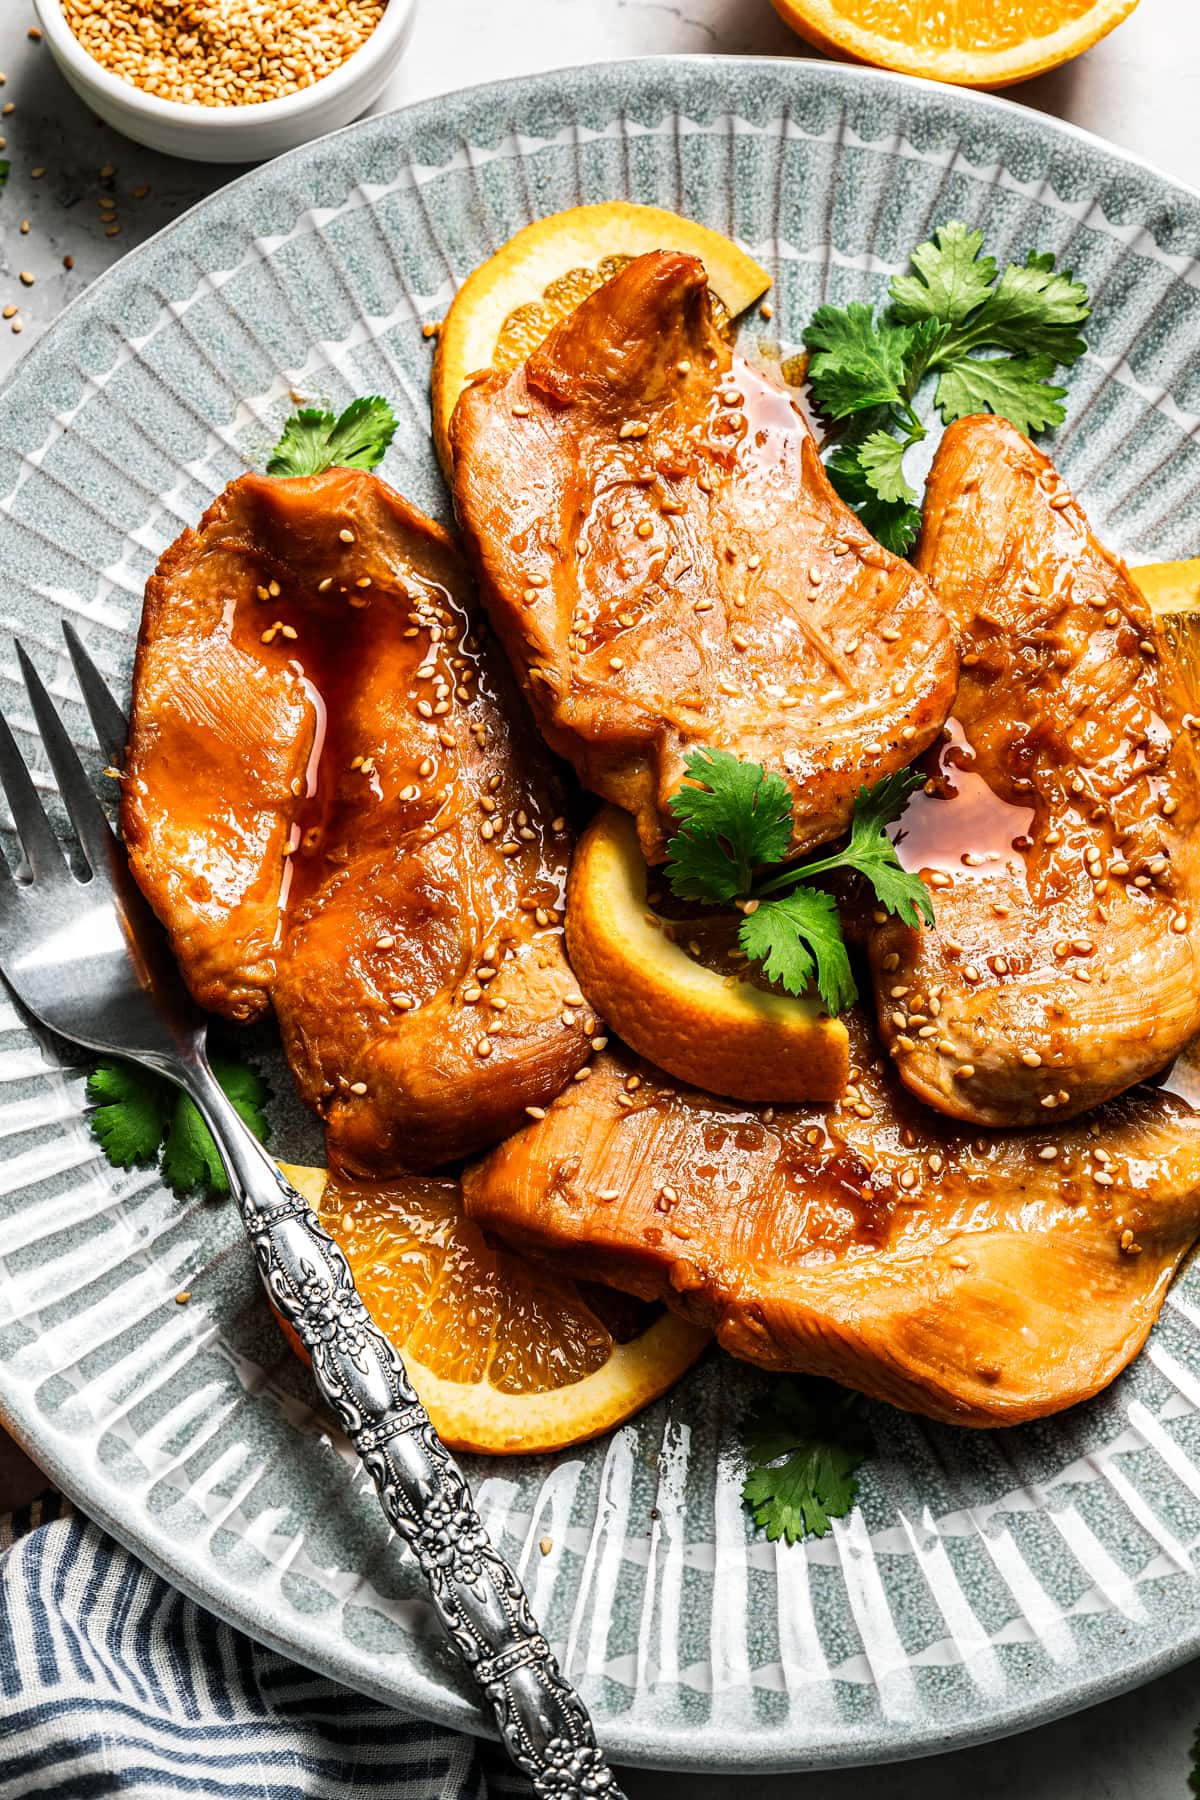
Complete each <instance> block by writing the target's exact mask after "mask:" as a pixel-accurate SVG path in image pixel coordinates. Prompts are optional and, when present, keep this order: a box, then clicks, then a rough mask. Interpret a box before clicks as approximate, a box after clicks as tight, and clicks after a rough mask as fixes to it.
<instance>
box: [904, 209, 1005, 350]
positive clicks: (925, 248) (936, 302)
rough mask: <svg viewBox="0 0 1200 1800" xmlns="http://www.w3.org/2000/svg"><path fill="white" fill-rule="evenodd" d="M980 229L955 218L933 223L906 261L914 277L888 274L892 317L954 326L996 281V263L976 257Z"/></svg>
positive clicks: (991, 258)
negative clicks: (927, 238) (926, 238)
mask: <svg viewBox="0 0 1200 1800" xmlns="http://www.w3.org/2000/svg"><path fill="white" fill-rule="evenodd" d="M982 249H983V233H982V231H971V230H969V229H968V227H967V226H966V225H964V224H963V223H962V220H961V219H951V220H950V222H949V224H946V225H939V226H938V228H937V230H936V231H935V232H934V234H933V237H932V238H931V239H930V241H929V242H928V243H925V244H918V245H917V248H916V249H915V250H914V251H913V253H912V256H911V257H910V258H909V261H910V262H911V263H912V266H913V268H914V269H915V270H916V274H915V275H894V276H893V277H892V280H891V282H890V283H889V286H888V292H889V293H890V294H891V297H892V308H893V311H894V312H895V315H896V317H897V318H898V319H902V320H916V319H938V320H940V321H942V322H943V323H944V324H950V325H953V324H957V323H958V321H959V320H960V319H965V318H966V316H967V314H968V313H969V312H973V311H974V309H975V308H976V307H977V306H979V305H980V304H981V303H982V302H983V301H984V300H986V299H987V297H988V295H989V293H990V292H991V286H992V283H993V281H995V279H996V259H995V257H994V256H981V255H980V251H981V250H982Z"/></svg>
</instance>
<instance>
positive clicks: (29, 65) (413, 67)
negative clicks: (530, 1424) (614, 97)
mask: <svg viewBox="0 0 1200 1800" xmlns="http://www.w3.org/2000/svg"><path fill="white" fill-rule="evenodd" d="M977 3H979V4H983V3H984V0H977ZM421 4H422V12H421V16H420V18H419V20H418V23H417V28H416V32H415V34H414V38H413V42H412V45H411V48H410V50H409V52H408V55H407V57H406V58H405V60H404V62H403V63H402V64H401V66H400V68H399V70H398V71H397V73H396V75H395V77H394V78H393V80H392V82H391V84H390V85H389V88H388V90H387V92H386V94H385V95H384V98H383V100H382V101H381V106H383V107H388V106H400V105H404V104H405V103H406V102H407V101H410V100H419V99H424V98H425V97H426V96H428V95H431V94H438V93H444V92H446V91H448V90H449V89H452V88H457V87H465V86H469V85H471V84H472V83H475V82H479V81H488V80H493V79H496V78H498V77H503V76H508V75H520V74H528V73H530V72H531V71H533V70H535V69H548V68H556V67H558V68H561V67H564V66H567V65H569V64H573V63H589V62H597V61H601V60H604V59H606V58H612V57H619V56H631V55H633V56H637V55H656V54H663V53H669V52H677V51H687V52H697V53H699V52H721V51H725V52H755V53H759V54H766V55H782V56H786V55H795V54H803V53H804V52H803V47H802V46H800V45H799V44H798V42H797V40H796V39H795V38H794V37H793V36H792V35H791V34H790V33H789V32H788V31H787V29H786V28H785V27H784V26H783V25H782V24H781V22H780V21H779V19H778V18H777V17H776V15H775V13H774V12H773V11H772V9H771V7H770V5H769V3H768V0H680V4H672V3H670V0H507V3H504V0H421ZM31 22H32V9H31V7H30V5H29V3H28V0H0V69H3V70H4V72H5V73H6V75H7V82H6V85H5V86H4V88H3V90H2V91H0V101H3V100H11V101H12V102H13V108H14V110H13V112H12V113H11V114H9V115H7V116H0V134H3V136H4V137H5V138H6V139H7V144H6V146H5V147H4V149H3V150H2V151H0V154H4V155H6V156H8V157H9V158H10V160H11V162H12V173H11V177H10V180H9V184H8V188H7V190H6V192H5V193H4V195H3V196H2V197H0V307H3V306H5V305H9V304H19V306H20V309H21V311H20V318H21V323H22V327H23V329H22V331H21V332H20V333H19V334H14V333H13V332H12V331H11V322H0V372H2V371H3V370H4V369H6V368H7V367H9V366H10V364H11V363H12V362H13V361H14V360H15V359H16V357H17V356H18V355H20V354H22V353H23V352H24V351H25V350H26V349H27V348H28V346H29V345H30V344H31V343H32V342H34V341H35V339H36V337H37V334H38V332H39V330H40V329H42V328H43V327H44V326H45V325H46V324H47V323H49V321H50V320H51V319H53V318H54V316H55V314H56V313H57V312H58V311H59V310H60V309H61V308H62V306H63V305H65V304H66V302H67V301H68V300H70V299H71V298H73V296H74V295H75V294H77V293H78V292H80V291H81V290H82V288H83V287H84V286H86V285H87V283H88V281H90V280H92V279H93V278H94V277H95V276H96V275H98V274H99V273H100V272H101V271H102V270H104V269H106V268H108V267H109V266H110V264H112V263H113V262H114V261H115V260H116V258H117V257H118V256H120V255H122V254H123V253H124V252H126V251H127V250H129V249H130V248H131V247H132V246H133V245H134V244H136V243H139V242H140V241H141V240H142V239H143V238H145V237H147V236H149V235H150V233H151V232H153V231H155V230H157V229H158V228H159V227H160V226H161V225H163V224H165V223H166V222H167V221H168V220H169V219H171V218H174V217H175V216H176V215H177V214H178V213H179V212H180V211H181V210H182V209H183V208H184V207H186V206H188V205H190V204H191V203H192V202H193V201H194V200H197V199H199V198H200V197H201V196H202V195H204V194H206V193H209V192H211V191H212V189H213V188H215V187H217V186H219V185H220V184H221V183H222V182H223V181H225V180H227V179H228V178H229V176H230V174H231V173H233V172H234V171H231V170H228V169H221V170H214V169H204V168H200V167H197V166H196V165H193V164H186V163H180V162H174V161H172V160H171V159H169V158H166V157H161V156H156V155H153V154H152V153H150V152H148V151H144V150H140V149H139V148H138V147H137V146H135V145H132V144H128V143H125V142H124V141H122V140H120V139H118V138H117V137H115V136H114V135H113V134H112V133H111V132H109V131H108V130H107V129H106V128H104V127H103V126H100V125H98V124H96V122H95V121H93V120H92V119H91V118H90V117H89V116H88V115H87V114H86V113H85V112H84V111H83V110H82V109H81V108H80V106H79V104H78V102H76V101H75V100H74V98H73V96H72V95H71V94H70V93H69V92H68V90H67V89H66V88H65V87H64V86H63V84H62V82H61V81H60V79H59V78H58V76H57V74H56V72H55V70H54V68H53V66H52V64H51V63H50V60H49V56H48V54H47V52H46V51H45V49H44V47H42V46H39V45H37V44H35V43H32V42H31V41H30V40H29V39H28V38H27V37H26V30H27V27H28V26H29V24H30V23H31ZM1198 84H1200V3H1198V0H1141V5H1140V7H1139V9H1138V11H1137V12H1135V13H1134V15H1133V17H1132V18H1131V19H1129V20H1128V21H1127V22H1126V23H1125V24H1124V25H1123V26H1122V27H1121V28H1120V29H1119V30H1118V31H1117V32H1115V33H1114V34H1113V35H1112V36H1111V37H1109V38H1108V39H1106V40H1105V42H1104V43H1102V44H1100V45H1098V46H1097V47H1096V49H1094V50H1093V51H1091V52H1089V54H1088V55H1087V56H1084V57H1082V58H1080V59H1079V60H1078V61H1077V62H1074V63H1072V64H1070V65H1068V66H1067V67H1066V68H1064V69H1061V70H1059V71H1057V72H1056V73H1054V74H1052V75H1047V76H1043V77H1041V78H1040V79H1039V80H1037V81H1033V82H1028V83H1026V84H1024V85H1023V86H1022V87H1019V88H1016V89H1012V90H1010V98H1012V99H1014V100H1016V101H1017V102H1018V103H1020V104H1023V105H1027V106H1033V107H1039V108H1041V109H1042V110H1044V111H1047V112H1052V113H1055V114H1057V115H1058V116H1059V117H1060V118H1064V119H1068V120H1070V121H1072V122H1073V123H1074V124H1077V125H1081V126H1084V127H1086V128H1087V129H1088V130H1091V131H1095V132H1098V133H1099V134H1100V135H1102V136H1104V137H1108V138H1110V139H1112V140H1114V141H1115V142H1117V143H1119V144H1123V145H1126V146H1127V147H1129V148H1130V149H1133V150H1136V151H1138V152H1139V153H1140V154H1141V155H1143V156H1146V157H1148V158H1149V159H1150V160H1151V161H1153V162H1156V163H1158V164H1159V165H1160V166H1161V167H1162V168H1164V169H1166V170H1167V171H1169V172H1170V173H1171V174H1173V175H1175V176H1176V177H1177V178H1179V179H1181V180H1183V181H1188V182H1191V183H1193V184H1195V185H1200V105H1197V101H1196V93H1197V87H1198ZM110 164H111V165H115V173H114V174H113V175H111V176H104V177H102V176H101V174H100V171H101V169H102V168H105V167H107V166H108V165H110ZM38 167H43V168H44V169H45V173H44V174H43V175H42V176H40V177H39V178H37V179H34V178H33V175H32V171H33V169H35V168H38ZM147 183H148V184H149V188H150V192H149V193H148V194H146V195H144V196H143V197H141V198H138V199H135V198H134V197H133V190H134V189H135V188H137V187H140V186H142V185H143V184H147ZM102 193H109V194H113V195H115V196H116V198H117V201H118V209H117V216H118V219H119V221H120V226H121V229H120V231H119V233H117V234H115V235H113V236H108V235H107V231H106V227H105V226H104V224H102V223H101V218H100V208H99V205H98V202H99V198H100V196H101V194H102ZM23 218H28V220H29V231H28V233H27V234H25V235H22V234H21V232H20V229H19V227H20V222H21V220H22V219H23ZM67 255H69V256H71V257H73V258H74V268H73V269H71V270H70V271H68V270H65V269H64V268H63V265H62V259H63V257H64V256H67ZM21 270H25V271H27V272H29V273H31V274H33V275H34V277H35V281H34V285H33V286H32V287H25V286H24V285H22V284H21V282H20V280H19V271H21ZM29 1479H30V1478H29V1475H28V1472H27V1471H26V1470H24V1469H23V1468H22V1466H21V1464H20V1462H19V1459H17V1458H16V1457H15V1455H13V1454H12V1452H11V1450H10V1451H8V1452H5V1450H4V1448H3V1446H0V1507H2V1506H4V1505H5V1504H11V1503H12V1502H13V1501H14V1500H15V1499H16V1496H17V1493H18V1491H19V1488H20V1486H21V1485H22V1483H24V1482H27V1481H28V1480H29ZM1198 1724H1200V1670H1198V1668H1197V1666H1196V1665H1191V1666H1190V1667H1188V1668H1185V1669H1182V1670H1180V1671H1178V1672H1177V1673H1176V1674H1174V1675H1170V1676H1167V1677H1165V1678H1164V1679H1162V1680H1160V1681H1157V1682H1155V1683H1153V1684H1152V1685H1150V1686H1149V1687H1146V1688H1143V1689H1142V1690H1140V1692H1138V1693H1137V1694H1135V1695H1131V1696H1129V1697H1128V1698H1126V1699H1125V1700H1122V1701H1118V1702H1114V1703H1112V1704H1110V1705H1108V1706H1106V1707H1104V1708H1101V1709H1098V1710H1097V1711H1095V1712H1091V1713H1085V1714H1081V1715H1079V1716H1077V1717H1076V1718H1074V1719H1067V1720H1063V1721H1061V1722H1060V1723H1058V1724H1056V1725H1050V1726H1046V1727H1043V1728H1042V1729H1041V1730H1039V1731H1034V1732H1029V1733H1027V1734H1026V1735H1025V1736H1023V1737H1020V1738H1016V1739H1010V1740H1008V1741H1007V1742H1005V1743H1003V1744H997V1745H991V1746H986V1747H983V1748H980V1749H976V1750H969V1751H962V1752H958V1753H955V1754H952V1755H949V1756H943V1757H938V1758H930V1759H926V1760H924V1761H921V1762H918V1763H906V1764H900V1765H895V1766H893V1767H891V1768H884V1769H871V1770H863V1771H858V1772H855V1773H853V1774H850V1773H846V1772H841V1773H836V1774H829V1775H821V1774H818V1775H807V1776H781V1777H777V1778H774V1779H764V1780H760V1781H755V1783H754V1792H755V1800H784V1797H785V1796H786V1797H787V1800H843V1797H844V1796H846V1795H847V1794H853V1795H854V1800H915V1797H918V1796H919V1797H920V1800H960V1797H961V1796H962V1795H966V1794H969V1795H970V1796H971V1800H1187V1795H1188V1791H1189V1790H1188V1782H1187V1775H1188V1770H1189V1767H1190V1760H1191V1759H1190V1744H1191V1738H1192V1734H1193V1732H1194V1730H1195V1729H1196V1726H1197V1725H1198ZM625 1781H626V1787H627V1791H628V1794H629V1796H630V1800H727V1797H731V1796H733V1795H734V1794H735V1793H739V1794H741V1793H743V1792H744V1791H745V1789H746V1785H747V1784H746V1783H745V1782H744V1781H741V1780H739V1781H724V1780H718V1779H708V1778H703V1777H694V1776H688V1777H682V1776H680V1777H675V1776H666V1775H656V1774H646V1773H640V1774H639V1773H634V1772H632V1771H631V1772H629V1773H628V1774H627V1775H626V1776H625Z"/></svg>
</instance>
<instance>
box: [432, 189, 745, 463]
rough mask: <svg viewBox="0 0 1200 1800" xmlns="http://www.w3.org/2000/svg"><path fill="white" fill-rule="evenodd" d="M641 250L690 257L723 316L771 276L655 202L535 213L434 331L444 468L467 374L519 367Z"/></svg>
mask: <svg viewBox="0 0 1200 1800" xmlns="http://www.w3.org/2000/svg"><path fill="white" fill-rule="evenodd" d="M646 250H685V251H688V252H690V254H691V255H693V256H698V257H699V258H700V260H701V262H702V263H703V264H704V267H705V269H706V270H707V271H708V281H709V287H710V290H711V292H712V293H713V295H714V296H715V298H716V300H717V301H718V302H719V305H720V308H721V309H723V310H724V312H725V313H726V314H727V315H728V316H730V317H733V316H735V315H736V314H737V313H740V312H744V311H745V309H746V307H748V306H749V305H750V304H751V302H752V301H754V300H757V299H758V297H759V295H760V294H762V293H764V292H765V291H766V289H767V288H768V287H769V286H770V284H771V277H770V276H769V275H768V274H767V271H766V270H765V269H764V268H763V267H762V266H761V264H759V263H756V262H755V260H754V258H753V257H752V256H748V255H747V254H746V252H745V251H744V250H740V249H739V248H738V246H737V245H736V244H734V243H731V241H730V240H729V238H727V237H723V236H722V235H721V233H720V232H719V231H713V230H711V229H710V228H709V227H708V226H707V225H697V223H696V222H695V220H694V219H685V218H683V217H682V216H681V215H680V214H679V213H673V212H668V211H666V209H665V208H663V207H661V206H639V205H637V204H635V203H634V202H633V201H631V200H605V201H602V202H601V203H600V204H598V205H596V206H573V207H571V208H570V209H569V210H568V211H567V212H560V213H551V214H550V216H549V217H548V218H545V219H535V220H534V222H533V223H532V224H531V225H526V226H525V228H524V229H523V230H522V231H518V232H517V234H516V236H515V237H511V238H510V239H509V240H508V242H507V244H505V245H504V246H503V248H502V249H500V250H497V251H496V252H495V254H494V255H493V256H489V257H488V259H487V261H486V262H485V263H481V264H480V265H479V267H478V268H477V269H476V270H475V271H474V272H473V273H472V274H471V275H469V276H468V277H467V279H466V280H465V281H464V282H463V284H462V286H461V287H460V288H459V290H458V292H457V294H456V295H455V296H454V299H453V301H452V303H451V305H450V310H449V311H448V312H447V314H446V317H445V318H444V319H443V321H442V324H441V328H440V330H439V332H438V346H437V354H436V356H435V357H434V363H433V395H432V401H433V439H434V445H435V447H436V449H437V453H438V458H439V460H440V462H441V465H442V467H443V469H445V470H446V472H447V473H449V470H450V464H451V455H450V437H449V432H450V415H451V413H452V412H453V411H454V406H455V402H456V401H457V399H458V396H459V395H460V394H461V393H462V390H463V388H464V387H465V386H466V385H467V382H468V381H469V380H470V379H471V377H472V376H473V375H476V374H479V373H480V372H482V371H484V370H487V369H500V370H508V369H515V368H517V367H518V365H519V364H521V363H523V362H524V361H525V359H526V357H527V356H528V355H529V354H530V352H531V351H533V350H535V349H536V348H537V346H538V345H539V344H540V343H541V341H542V339H543V338H544V337H545V336H546V334H547V333H548V332H549V331H550V329H551V327H552V326H553V325H556V324H557V323H558V321H559V320H560V319H565V318H566V317H567V315H568V313H572V312H574V310H575V308H576V307H577V306H578V305H579V303H580V301H581V300H585V299H586V298H587V296H588V295H589V294H591V293H594V292H595V290H596V289H597V288H598V287H601V286H602V285H603V284H604V282H606V281H608V280H610V279H611V277H612V276H613V275H615V274H616V273H617V271H618V269H620V268H621V267H622V266H623V265H624V264H625V263H627V262H628V261H629V260H630V258H631V257H634V256H640V255H641V254H642V253H643V251H646Z"/></svg>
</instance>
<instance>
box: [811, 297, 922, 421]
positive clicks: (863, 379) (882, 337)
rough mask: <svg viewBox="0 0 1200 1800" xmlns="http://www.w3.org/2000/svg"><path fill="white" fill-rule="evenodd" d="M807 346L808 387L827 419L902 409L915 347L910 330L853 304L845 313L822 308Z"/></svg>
mask: <svg viewBox="0 0 1200 1800" xmlns="http://www.w3.org/2000/svg"><path fill="white" fill-rule="evenodd" d="M804 342H805V345H806V346H807V349H808V351H809V359H808V382H809V386H810V387H811V388H812V392H813V398H814V400H815V401H816V403H817V405H818V406H819V407H820V409H821V411H822V412H823V413H824V414H825V415H826V417H827V418H830V419H845V418H849V416H850V415H851V413H858V412H863V411H865V410H866V409H867V408H869V407H875V406H898V405H901V404H902V403H903V401H904V399H905V392H904V388H905V374H906V368H907V361H908V356H909V353H910V351H911V349H912V344H913V333H912V331H911V330H910V329H909V327H908V326H905V325H890V324H887V323H886V322H885V321H884V320H882V319H879V320H877V319H876V317H875V314H874V312H873V311H872V309H871V307H869V306H865V305H864V304H863V302H862V301H861V300H852V301H851V303H850V305H849V306H847V307H838V306H819V307H818V308H817V310H816V312H815V313H814V314H813V316H812V318H811V320H810V321H809V325H808V330H807V331H806V332H805V333H804Z"/></svg>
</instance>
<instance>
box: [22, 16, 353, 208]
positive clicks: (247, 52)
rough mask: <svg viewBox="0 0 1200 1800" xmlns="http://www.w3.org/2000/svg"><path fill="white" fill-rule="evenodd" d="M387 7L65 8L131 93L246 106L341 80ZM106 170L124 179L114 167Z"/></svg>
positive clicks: (79, 34) (88, 45)
mask: <svg viewBox="0 0 1200 1800" xmlns="http://www.w3.org/2000/svg"><path fill="white" fill-rule="evenodd" d="M384 4H385V0H341V3H339V4H338V5H336V6H332V5H329V4H324V5H319V6H318V5H313V4H299V3H294V4H291V5H288V6H278V7H274V8H268V9H265V12H264V8H263V7H262V6H261V5H259V4H257V3H256V0H222V5H221V7H220V9H219V12H217V9H209V8H204V9H200V11H199V12H198V13H197V10H196V9H195V8H192V7H177V6H165V5H159V4H154V5H152V6H148V5H147V4H146V3H145V0H104V3H103V4H102V5H97V4H95V3H94V0H62V13H63V18H64V20H65V22H66V23H67V25H68V26H69V27H70V29H71V30H72V31H73V32H74V34H75V36H76V38H77V39H78V40H79V42H80V44H81V45H82V46H83V48H84V50H85V51H87V52H88V54H89V55H90V56H92V57H93V58H94V60H95V61H96V62H98V63H99V64H100V65H101V67H102V68H105V69H107V70H108V71H109V72H110V73H112V74H114V75H116V76H118V77H119V78H120V79H122V80H124V81H127V82H128V83H130V85H131V86H134V87H139V88H141V89H143V90H144V91H145V92H147V93H151V94H156V95H158V96H159V97H160V98H161V99H165V100H170V101H176V102H182V103H184V104H185V105H206V106H240V105H246V104H249V103H252V102H255V101H262V100H276V99H280V98H282V97H283V96H284V95H285V94H290V93H296V92H299V91H300V90H301V89H303V88H307V87H311V86H312V85H313V84H314V83H315V82H317V81H319V80H321V79H322V78H323V77H324V76H327V75H331V74H332V73H333V72H334V71H335V70H336V69H337V68H339V67H340V66H341V64H343V63H344V62H345V61H346V59H347V57H349V56H351V55H353V53H354V52H355V51H356V50H357V49H359V48H360V46H361V45H362V44H364V43H365V42H366V40H367V39H368V38H369V37H370V35H371V33H372V32H373V31H374V30H375V28H376V26H377V25H378V24H379V22H380V20H381V18H382V17H383V13H384ZM214 12H217V16H216V17H215V18H212V17H211V16H210V15H211V14H212V13H214ZM264 19H265V24H264ZM151 26H152V29H150V27H151ZM32 29H33V30H36V27H34V28H32ZM31 34H32V32H31ZM105 169H106V170H107V171H108V172H109V175H111V174H114V173H115V169H114V167H113V165H112V164H105ZM101 173H102V179H107V178H108V176H106V175H105V174H104V172H103V171H102V172H101ZM143 191H144V192H148V191H149V189H148V188H147V189H144V190H143ZM135 192H137V190H135Z"/></svg>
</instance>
